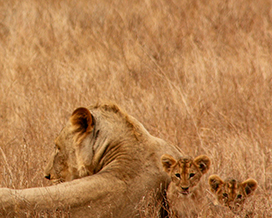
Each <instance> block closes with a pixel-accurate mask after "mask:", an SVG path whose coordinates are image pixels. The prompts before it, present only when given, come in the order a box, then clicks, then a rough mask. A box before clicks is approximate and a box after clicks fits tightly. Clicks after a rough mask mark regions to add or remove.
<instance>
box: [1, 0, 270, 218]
mask: <svg viewBox="0 0 272 218" xmlns="http://www.w3.org/2000/svg"><path fill="white" fill-rule="evenodd" d="M271 41H272V2H271V0H260V1H255V0H249V1H239V0H238V1H237V0H224V1H222V0H215V1H208V0H203V1H200V0H185V1H179V0H157V1H151V0H145V1H141V0H139V1H138V0H137V1H121V0H113V1H106V0H81V1H77V0H67V1H61V0H46V1H39V0H29V1H19V0H9V1H4V0H0V84H1V86H0V99H1V101H0V129H1V131H0V186H1V187H10V188H27V187H36V186H46V185H49V183H47V182H46V181H45V179H44V178H43V168H44V166H45V164H46V160H47V158H48V156H49V153H50V152H51V151H52V149H53V146H54V145H53V142H54V138H55V137H56V135H57V134H58V133H59V131H60V130H61V128H62V126H63V125H64V124H65V122H66V121H67V120H68V117H69V116H70V114H71V113H72V111H73V110H74V109H75V108H76V107H78V106H88V105H90V104H93V103H96V102H97V101H99V100H111V101H114V102H116V103H117V104H119V105H120V106H121V107H123V108H124V109H125V110H126V111H127V112H128V113H129V114H131V115H133V116H135V117H136V118H137V119H138V120H140V121H141V122H142V123H143V124H144V125H145V127H146V128H147V129H148V130H149V131H150V132H151V133H152V134H153V135H155V136H158V137H160V138H163V139H165V140H167V141H169V142H171V143H173V144H176V145H177V146H179V147H180V148H181V149H182V150H183V151H184V153H186V154H189V155H192V156H196V155H199V154H206V155H208V156H209V157H210V158H211V159H212V167H211V169H210V171H209V173H208V175H210V174H213V173H217V174H219V175H220V176H221V177H222V178H225V177H228V176H234V177H236V178H240V179H241V180H245V179H247V178H249V177H252V178H255V179H256V180H257V181H258V183H259V187H258V190H257V192H256V195H255V197H254V198H251V199H250V202H249V204H248V205H247V209H250V210H254V211H255V214H256V216H257V215H259V216H260V217H272V209H271V205H272V197H271V196H272V43H271ZM205 179H207V177H206V178H205ZM222 217H224V216H223V215H222Z"/></svg>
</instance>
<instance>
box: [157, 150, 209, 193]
mask: <svg viewBox="0 0 272 218" xmlns="http://www.w3.org/2000/svg"><path fill="white" fill-rule="evenodd" d="M161 162H162V165H163V168H164V171H165V172H167V173H168V175H169V176H170V177H171V183H170V185H171V187H172V188H173V187H174V192H177V193H178V194H182V195H184V196H186V195H188V194H190V192H192V191H193V189H194V187H195V186H196V185H197V184H198V183H199V181H200V179H201V177H202V176H203V175H204V174H205V173H206V172H207V171H208V170H209V168H210V164H211V161H210V159H209V157H207V156H205V155H200V156H198V157H196V158H195V159H192V158H190V157H183V158H180V159H179V160H176V159H175V158H173V157H172V156H170V155H168V154H164V155H163V156H162V157H161Z"/></svg>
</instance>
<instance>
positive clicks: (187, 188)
mask: <svg viewBox="0 0 272 218" xmlns="http://www.w3.org/2000/svg"><path fill="white" fill-rule="evenodd" d="M181 188H182V190H183V191H188V190H189V187H181Z"/></svg>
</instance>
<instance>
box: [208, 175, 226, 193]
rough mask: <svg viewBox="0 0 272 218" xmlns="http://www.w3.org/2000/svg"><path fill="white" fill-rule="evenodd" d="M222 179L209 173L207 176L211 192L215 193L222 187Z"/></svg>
mask: <svg viewBox="0 0 272 218" xmlns="http://www.w3.org/2000/svg"><path fill="white" fill-rule="evenodd" d="M223 184H224V181H223V180H222V179H221V178H220V177H219V176H217V175H211V176H210V177H209V185H210V188H211V191H212V192H213V193H217V192H218V190H220V189H221V188H222V185H223Z"/></svg>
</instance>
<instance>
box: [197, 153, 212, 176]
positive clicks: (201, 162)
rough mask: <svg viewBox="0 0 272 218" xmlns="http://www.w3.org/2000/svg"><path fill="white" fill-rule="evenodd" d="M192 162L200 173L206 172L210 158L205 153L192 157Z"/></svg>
mask: <svg viewBox="0 0 272 218" xmlns="http://www.w3.org/2000/svg"><path fill="white" fill-rule="evenodd" d="M194 163H195V164H196V165H197V166H198V168H199V169H200V171H201V172H202V174H205V173H207V172H208V170H209V169H210V166H211V160H210V158H209V157H208V156H206V155H200V156H198V157H196V158H195V159H194Z"/></svg>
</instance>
